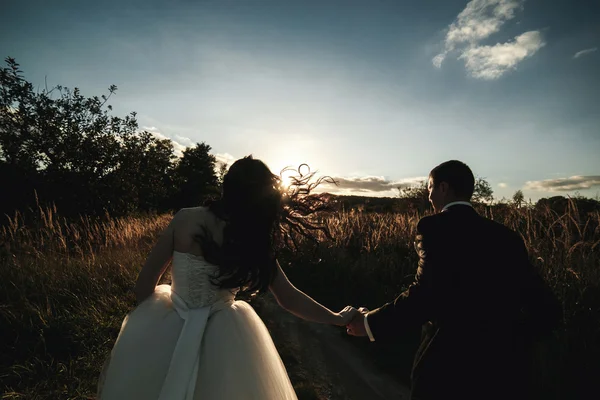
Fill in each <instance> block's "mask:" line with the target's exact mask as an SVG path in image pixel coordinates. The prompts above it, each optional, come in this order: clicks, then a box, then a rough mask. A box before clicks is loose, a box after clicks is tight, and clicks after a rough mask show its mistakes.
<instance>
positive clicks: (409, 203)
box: [398, 181, 431, 212]
mask: <svg viewBox="0 0 600 400" xmlns="http://www.w3.org/2000/svg"><path fill="white" fill-rule="evenodd" d="M398 195H399V197H400V198H401V199H402V200H403V202H404V203H405V204H406V207H407V208H409V209H416V210H418V211H419V212H424V211H426V210H429V209H431V204H430V203H429V189H427V181H422V182H420V183H419V184H417V185H412V186H399V187H398Z"/></svg>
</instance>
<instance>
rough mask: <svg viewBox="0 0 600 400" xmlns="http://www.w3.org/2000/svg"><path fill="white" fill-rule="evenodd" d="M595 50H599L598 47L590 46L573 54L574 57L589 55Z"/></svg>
mask: <svg viewBox="0 0 600 400" xmlns="http://www.w3.org/2000/svg"><path fill="white" fill-rule="evenodd" d="M595 51H598V48H597V47H592V48H589V49H585V50H581V51H578V52H577V53H575V55H574V56H573V58H579V57H581V56H587V55H588V54H591V53H593V52H595Z"/></svg>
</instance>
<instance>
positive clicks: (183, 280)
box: [171, 207, 233, 308]
mask: <svg viewBox="0 0 600 400" xmlns="http://www.w3.org/2000/svg"><path fill="white" fill-rule="evenodd" d="M180 213H182V214H181V215H180V216H179V220H178V224H177V225H176V226H175V229H174V234H173V240H174V243H173V249H174V251H173V266H172V271H171V277H172V284H171V285H172V291H173V292H175V293H176V294H177V295H178V296H180V297H181V298H182V299H183V300H184V301H185V302H186V304H187V305H188V307H190V308H197V307H204V306H208V305H212V304H214V303H215V302H216V301H218V300H229V299H231V298H232V296H233V293H232V292H231V291H230V290H222V289H220V288H219V287H218V286H215V285H214V284H213V280H214V278H215V277H216V276H217V273H218V266H216V265H214V264H211V263H209V262H208V261H206V259H205V258H204V256H203V254H202V248H201V247H200V244H199V243H198V240H197V239H196V236H197V235H204V234H207V233H208V234H210V235H212V237H213V239H214V240H215V242H216V243H217V244H220V243H222V240H223V226H224V224H225V223H224V222H223V221H222V220H220V219H218V218H217V217H216V216H215V215H214V214H213V213H212V212H210V211H209V210H208V209H207V208H206V207H194V208H184V209H182V210H181V211H180Z"/></svg>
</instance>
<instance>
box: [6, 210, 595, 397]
mask: <svg viewBox="0 0 600 400" xmlns="http://www.w3.org/2000/svg"><path fill="white" fill-rule="evenodd" d="M480 212H481V213H483V214H486V215H487V216H489V217H490V218H492V219H495V220H497V221H499V222H501V223H503V224H505V225H507V226H509V227H510V228H512V229H514V230H516V231H517V232H519V233H520V234H521V235H522V236H523V238H524V241H525V243H526V245H527V247H528V249H529V252H530V254H531V258H532V261H533V262H534V264H535V265H536V267H538V269H539V270H540V272H541V273H542V275H543V276H544V278H545V279H546V280H547V281H548V282H549V283H550V285H551V286H552V288H553V290H554V291H555V292H556V293H557V295H558V296H559V297H560V299H561V300H562V302H563V307H564V310H565V313H564V314H565V321H564V327H563V328H561V330H560V331H559V332H557V333H556V335H555V337H554V338H552V339H551V340H550V341H548V342H546V343H544V344H542V345H541V347H540V348H539V352H538V361H537V364H536V365H537V370H538V377H537V379H538V384H539V386H540V388H541V390H540V392H541V393H543V395H544V398H546V399H560V398H569V399H576V398H587V396H585V393H587V391H588V390H590V388H591V385H592V384H594V383H595V382H594V381H595V380H597V379H595V378H596V376H600V375H599V374H600V361H599V360H600V358H599V357H600V315H599V310H600V295H599V293H600V292H599V287H600V276H599V274H600V272H599V271H600V213H598V212H595V213H592V214H589V215H581V214H580V213H579V211H578V210H577V209H576V207H575V204H574V203H573V204H571V206H570V208H569V209H568V210H567V212H565V213H564V214H556V213H554V212H552V211H551V210H535V209H530V208H522V209H512V208H511V209H506V210H504V211H502V212H501V213H499V212H498V211H495V212H492V211H490V210H485V209H482V210H480ZM420 217H421V216H420V215H418V214H366V213H360V212H339V213H334V214H332V215H329V216H327V217H326V223H327V224H328V226H329V228H330V230H331V232H332V234H333V239H332V240H327V239H325V238H322V239H323V240H322V242H321V243H320V245H319V246H318V247H315V246H313V245H310V244H309V243H304V244H302V245H301V248H300V250H299V251H297V252H294V253H284V254H283V255H282V264H283V265H284V267H285V268H286V270H287V272H288V275H289V276H290V277H291V279H292V281H293V282H294V283H295V284H296V285H297V286H299V287H300V288H301V289H303V290H305V291H306V292H308V293H309V294H311V295H313V296H314V297H316V298H317V299H318V300H320V301H322V302H324V303H325V304H327V305H328V306H330V307H332V308H336V307H340V308H341V307H343V306H345V305H347V304H354V305H365V306H367V307H369V308H374V307H376V306H379V305H381V304H382V303H384V302H386V301H390V300H392V299H393V298H394V297H395V296H396V295H397V294H398V293H400V292H401V291H402V290H403V289H404V288H406V286H407V285H408V284H409V283H410V282H411V281H412V278H413V274H414V272H415V269H416V262H417V257H416V254H415V252H414V250H413V241H414V236H415V229H416V223H417V221H418V219H419V218H420ZM169 219H170V216H168V215H163V216H141V217H129V218H118V219H111V218H106V219H103V220H93V219H90V218H81V219H79V220H77V221H73V220H65V219H63V218H60V217H59V216H58V215H57V214H56V213H55V210H53V209H38V210H37V211H36V212H35V213H34V214H32V215H28V216H24V215H19V214H17V215H15V216H13V217H11V218H10V221H9V224H7V225H5V226H4V227H3V228H2V229H1V231H0V273H1V276H2V279H1V280H0V332H1V333H2V341H1V343H0V393H4V394H3V398H23V399H25V398H26V399H34V398H36V399H37V398H40V399H42V398H52V399H57V398H61V399H63V398H64V399H75V398H92V397H93V393H94V391H95V387H94V385H95V380H96V377H97V374H98V371H99V369H100V366H101V364H102V362H103V361H104V359H105V356H106V355H107V352H108V351H109V350H110V348H111V346H112V343H113V341H114V339H115V337H116V335H117V333H118V330H119V328H120V324H121V321H122V318H123V317H124V315H125V314H126V313H127V312H128V311H129V310H130V309H131V307H132V306H133V304H134V302H133V296H132V293H131V288H132V286H133V284H134V281H135V278H136V276H137V273H138V271H139V268H140V267H141V265H142V263H143V261H144V258H145V256H146V254H147V252H148V250H149V249H150V246H151V244H152V242H153V240H154V239H155V237H156V235H157V233H158V232H159V231H160V230H161V229H162V228H163V227H164V226H166V224H167V222H168V220H169ZM166 279H168V277H167V278H166ZM419 333H420V332H419V331H418V329H415V330H412V331H408V332H407V333H406V335H405V336H403V337H399V338H398V343H397V345H396V346H395V347H389V346H383V345H381V344H377V343H376V344H370V343H367V342H366V341H363V340H355V342H356V344H357V347H358V348H359V350H361V349H362V350H361V351H365V352H368V353H369V354H370V355H371V356H372V357H374V358H375V359H376V360H377V362H378V363H379V364H380V365H381V366H383V367H384V368H388V369H389V370H390V371H392V372H394V373H396V374H398V376H399V377H403V376H404V377H405V376H406V375H407V373H408V371H409V369H410V363H411V357H412V352H413V351H414V348H415V346H416V344H417V342H418V338H419ZM347 340H354V339H352V338H347Z"/></svg>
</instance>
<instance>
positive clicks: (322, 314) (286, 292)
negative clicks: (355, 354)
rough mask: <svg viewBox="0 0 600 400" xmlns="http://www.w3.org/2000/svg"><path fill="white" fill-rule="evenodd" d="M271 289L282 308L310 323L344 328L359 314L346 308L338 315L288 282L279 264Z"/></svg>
mask: <svg viewBox="0 0 600 400" xmlns="http://www.w3.org/2000/svg"><path fill="white" fill-rule="evenodd" d="M269 289H270V290H271V293H273V295H274V296H275V299H277V303H279V305H280V306H281V307H283V308H284V309H285V310H287V311H289V312H290V313H292V314H294V315H295V316H297V317H300V318H302V319H305V320H308V321H312V322H318V323H321V324H330V325H339V326H344V325H346V324H348V323H349V322H350V321H351V320H352V318H353V317H354V315H355V314H356V313H357V312H358V311H356V310H354V309H351V308H349V307H346V308H345V309H343V310H342V311H341V312H339V313H336V312H333V311H331V310H329V309H328V308H327V307H325V306H323V305H321V304H319V303H317V302H316V301H315V300H313V299H312V298H310V297H309V296H308V295H307V294H305V293H303V292H302V291H301V290H299V289H298V288H296V287H295V286H294V285H293V284H292V283H291V282H290V281H289V280H288V278H287V276H286V275H285V273H284V272H283V270H282V269H281V266H280V265H279V262H277V272H276V275H275V279H274V280H273V282H272V283H271V286H270V287H269Z"/></svg>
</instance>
